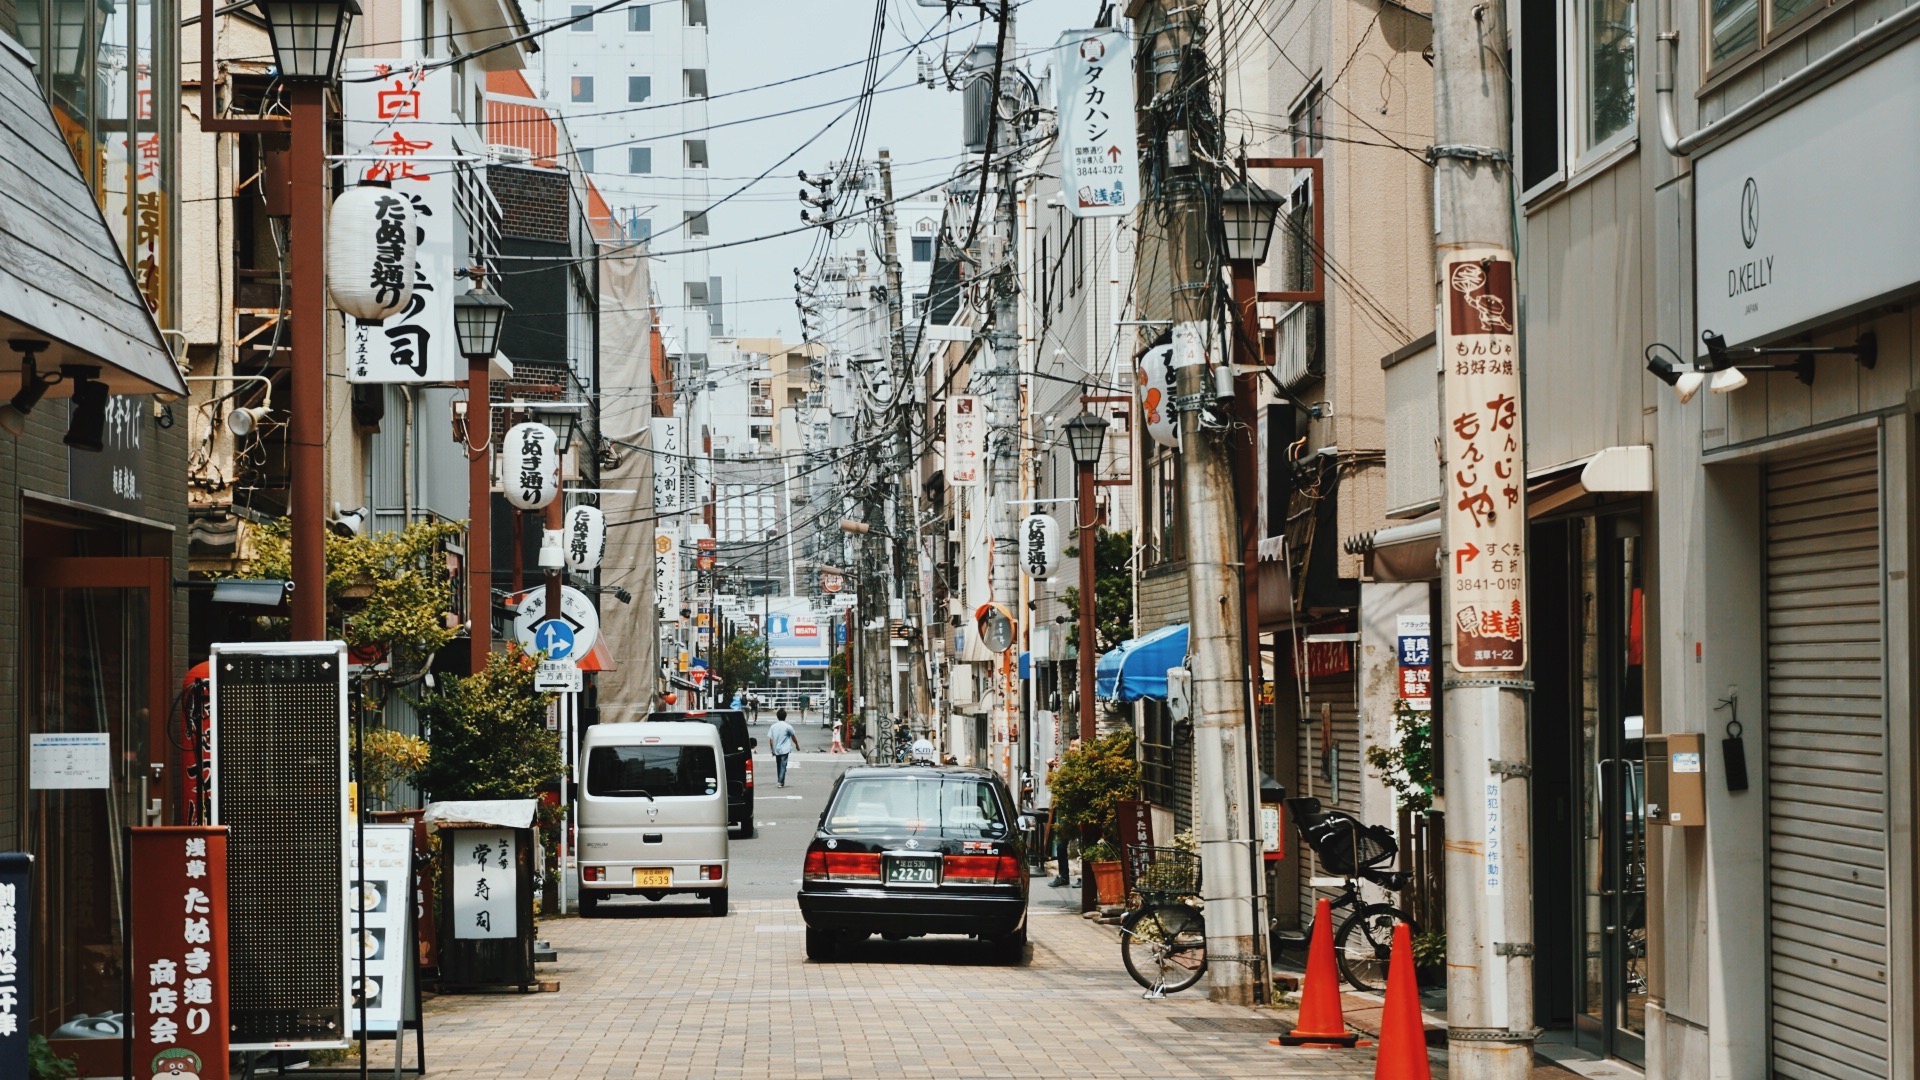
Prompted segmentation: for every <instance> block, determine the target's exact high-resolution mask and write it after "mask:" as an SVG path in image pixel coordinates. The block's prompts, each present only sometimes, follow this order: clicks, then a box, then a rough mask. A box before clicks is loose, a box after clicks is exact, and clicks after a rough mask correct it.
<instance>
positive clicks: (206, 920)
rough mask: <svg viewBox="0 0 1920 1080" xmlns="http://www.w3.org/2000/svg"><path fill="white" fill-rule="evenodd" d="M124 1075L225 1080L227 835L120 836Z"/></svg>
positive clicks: (216, 828) (216, 829) (150, 831)
mask: <svg viewBox="0 0 1920 1080" xmlns="http://www.w3.org/2000/svg"><path fill="white" fill-rule="evenodd" d="M127 831H128V834H129V842H128V845H127V862H128V875H127V877H128V882H129V891H130V892H131V894H132V896H133V897H134V902H133V904H132V905H131V907H130V909H129V913H128V921H129V924H130V925H129V938H130V951H131V955H132V965H131V966H130V967H129V968H128V971H127V979H128V982H129V983H131V986H129V987H128V996H129V997H130V998H131V999H132V1003H133V1015H132V1016H130V1017H128V1021H129V1023H128V1035H129V1036H130V1038H131V1039H132V1063H133V1073H132V1075H134V1076H136V1077H140V1078H141V1080H145V1078H147V1077H169V1076H178V1075H193V1076H198V1077H200V1078H201V1080H224V1078H225V1077H226V1075H227V1033H228V1028H227V830H226V827H225V826H220V825H213V826H198V825H196V826H160V827H153V828H133V829H129V830H127Z"/></svg>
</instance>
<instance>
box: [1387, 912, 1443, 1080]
mask: <svg viewBox="0 0 1920 1080" xmlns="http://www.w3.org/2000/svg"><path fill="white" fill-rule="evenodd" d="M1373 1080H1433V1070H1432V1069H1431V1068H1429V1067H1428V1064H1427V1025H1426V1022H1425V1021H1424V1020H1422V1019H1421V1017H1420V984H1419V983H1418V982H1417V981H1415V979H1414V974H1413V932H1412V931H1411V930H1409V929H1408V928H1407V924H1406V923H1399V924H1397V925H1395V926H1394V928H1393V959H1391V960H1389V961H1388V962H1387V1007H1386V1010H1385V1011H1384V1012H1383V1013H1381V1015H1380V1056H1379V1057H1378V1058H1377V1059H1375V1061H1374V1066H1373Z"/></svg>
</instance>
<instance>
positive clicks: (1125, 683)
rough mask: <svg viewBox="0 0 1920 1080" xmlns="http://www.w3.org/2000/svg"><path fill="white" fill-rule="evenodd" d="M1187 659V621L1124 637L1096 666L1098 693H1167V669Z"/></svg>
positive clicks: (1162, 696)
mask: <svg viewBox="0 0 1920 1080" xmlns="http://www.w3.org/2000/svg"><path fill="white" fill-rule="evenodd" d="M1186 662H1187V624H1185V623H1178V624H1176V625H1173V626H1163V627H1161V628H1160V629H1158V630H1155V631H1154V632H1153V633H1151V634H1148V635H1147V636H1145V637H1138V638H1134V639H1132V640H1130V641H1123V642H1121V643H1120V645H1119V647H1118V648H1115V649H1113V650H1112V651H1111V652H1108V653H1106V654H1105V655H1103V656H1101V657H1100V659H1099V661H1098V662H1097V663H1095V664H1094V668H1093V689H1094V693H1095V694H1097V695H1098V696H1100V697H1102V698H1106V699H1108V700H1111V701H1139V700H1141V699H1142V698H1154V699H1156V700H1161V701H1164V700H1166V697H1167V669H1168V668H1177V667H1181V666H1182V665H1184V664H1185V663H1186Z"/></svg>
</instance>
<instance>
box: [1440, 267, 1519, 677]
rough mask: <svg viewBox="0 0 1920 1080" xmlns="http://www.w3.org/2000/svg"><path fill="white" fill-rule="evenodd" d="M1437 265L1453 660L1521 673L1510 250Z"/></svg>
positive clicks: (1516, 370) (1515, 338) (1459, 664)
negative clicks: (1440, 270)
mask: <svg viewBox="0 0 1920 1080" xmlns="http://www.w3.org/2000/svg"><path fill="white" fill-rule="evenodd" d="M1442 265H1443V270H1444V280H1443V288H1444V289H1445V295H1444V296H1442V297H1441V302H1440V313H1441V339H1440V340H1441V381H1442V386H1443V388H1444V389H1443V394H1442V398H1443V401H1444V405H1443V408H1444V410H1445V411H1444V413H1443V415H1442V417H1441V427H1442V429H1443V437H1444V438H1445V440H1446V478H1445V493H1444V495H1443V500H1442V501H1443V503H1444V509H1445V511H1446V526H1447V543H1448V545H1449V548H1450V551H1449V553H1448V560H1449V564H1448V566H1447V588H1446V597H1447V599H1446V611H1447V616H1448V619H1449V620H1450V625H1451V627H1452V632H1453V663H1454V666H1455V667H1457V668H1459V669H1461V670H1463V671H1520V670H1522V669H1524V668H1525V667H1526V661H1527V655H1526V630H1527V626H1526V602H1527V575H1526V539H1527V508H1526V492H1527V476H1526V454H1525V442H1526V430H1525V427H1524V425H1523V424H1522V423H1521V417H1520V360H1519V348H1518V345H1519V340H1518V335H1517V334H1516V332H1515V329H1514V326H1515V324H1514V303H1513V284H1514V279H1513V254H1512V252H1509V251H1504V250H1501V249H1497V248H1476V249H1467V250H1459V251H1453V252H1450V253H1448V254H1447V256H1446V257H1445V259H1444V260H1443V261H1442Z"/></svg>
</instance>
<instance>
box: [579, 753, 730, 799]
mask: <svg viewBox="0 0 1920 1080" xmlns="http://www.w3.org/2000/svg"><path fill="white" fill-rule="evenodd" d="M719 790H720V770H719V769H717V768H715V766H714V760H713V748H712V747H709V746H596V747H594V748H593V752H592V753H590V754H588V755H587V794H589V795H593V796H596V797H599V798H603V799H609V798H611V799H644V798H647V797H648V796H652V797H653V798H656V799H663V798H668V797H671V796H676V795H679V796H685V795H712V794H713V793H714V792H716V791H719Z"/></svg>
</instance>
